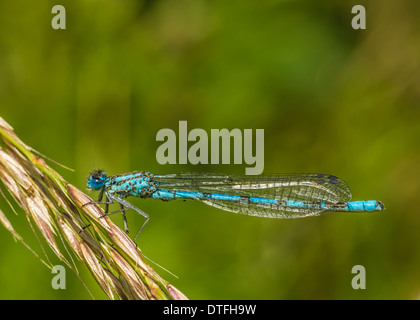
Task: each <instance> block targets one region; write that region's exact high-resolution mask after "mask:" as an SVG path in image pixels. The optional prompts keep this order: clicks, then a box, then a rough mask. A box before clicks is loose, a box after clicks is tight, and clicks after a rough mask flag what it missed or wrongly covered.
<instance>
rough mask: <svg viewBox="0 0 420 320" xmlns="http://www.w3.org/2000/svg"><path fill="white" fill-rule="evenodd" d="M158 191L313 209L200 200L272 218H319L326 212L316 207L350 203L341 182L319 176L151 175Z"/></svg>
mask: <svg viewBox="0 0 420 320" xmlns="http://www.w3.org/2000/svg"><path fill="white" fill-rule="evenodd" d="M153 180H155V181H156V182H157V183H158V187H159V189H165V190H183V191H194V192H202V193H205V194H209V193H210V194H211V193H217V194H228V195H239V196H242V197H258V198H267V199H275V200H278V201H279V202H280V201H281V202H284V201H286V200H292V201H303V202H305V203H313V204H314V206H304V207H297V206H287V205H284V204H281V205H279V204H269V203H258V204H257V203H249V201H226V200H214V199H210V200H202V199H200V200H201V201H203V202H204V203H206V204H208V205H211V206H214V207H217V208H220V209H222V210H226V211H232V212H237V213H242V214H248V215H255V216H260V217H272V218H297V217H305V216H310V215H319V214H321V213H322V212H324V211H325V208H319V206H316V203H319V202H325V203H331V204H335V203H341V202H347V201H350V200H351V191H350V188H349V187H348V186H347V184H346V183H345V182H344V181H343V180H341V179H340V178H338V177H336V176H333V175H328V174H318V173H304V174H271V175H260V176H239V175H223V174H210V173H176V174H166V175H154V176H153Z"/></svg>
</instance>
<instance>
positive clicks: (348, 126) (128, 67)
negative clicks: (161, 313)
mask: <svg viewBox="0 0 420 320" xmlns="http://www.w3.org/2000/svg"><path fill="white" fill-rule="evenodd" d="M56 4H61V5H63V6H64V7H65V8H66V11H67V15H66V17H67V21H66V22H67V29H66V30H53V29H52V28H51V20H52V18H53V16H54V15H53V14H52V13H51V8H52V7H53V6H54V5H56ZM356 4H362V5H364V6H365V7H366V9H367V29H366V30H353V29H352V28H351V19H352V17H353V14H351V8H352V6H353V5H356ZM419 17H420V3H419V2H418V1H415V0H412V1H409V0H403V1H392V0H387V1H384V0H377V1H362V0H360V1H332V0H331V1H328V0H325V1H316V2H315V1H311V0H307V1H275V0H269V1H259V2H253V1H202V0H180V1H169V0H168V1H150V0H149V1H134V0H131V1H129V0H118V1H117V0H109V1H95V0H91V1H75V0H72V1H64V0H62V1H60V2H59V3H57V2H54V1H33V2H29V1H20V0H18V1H5V0H2V1H0V116H1V117H3V118H4V119H5V120H6V121H7V122H9V123H10V124H11V125H12V126H13V127H14V129H15V131H16V133H17V134H18V135H19V136H20V137H21V139H22V140H23V141H24V142H26V143H27V144H29V145H30V146H32V147H34V148H35V149H37V150H38V151H40V152H42V153H44V154H45V155H47V156H49V157H51V158H53V159H55V160H57V161H59V162H60V163H63V164H65V165H67V166H69V167H71V168H74V169H75V172H70V171H66V170H64V169H61V168H60V167H57V166H54V165H53V166H54V167H55V168H56V170H58V171H59V172H60V173H61V174H62V175H63V177H64V178H65V179H66V180H68V181H69V182H70V183H72V184H74V185H76V186H78V187H79V188H80V189H82V190H85V184H86V178H87V175H88V173H89V172H90V171H91V170H92V169H95V168H102V169H105V170H106V171H107V173H109V174H119V173H124V172H129V171H134V170H147V171H150V172H153V173H170V172H179V171H207V172H222V173H224V172H226V173H240V174H243V173H244V172H245V167H246V166H247V165H245V164H244V165H198V166H193V165H163V166H162V165H159V164H158V163H157V161H156V150H157V148H158V146H159V145H160V144H161V142H157V141H156V133H157V132H158V131H159V130H160V129H162V128H171V129H173V130H175V132H177V130H178V121H180V120H187V121H188V128H189V129H190V130H191V129H193V128H202V129H205V130H206V131H207V132H210V129H222V128H227V129H229V130H231V129H234V128H239V129H241V130H243V129H257V128H258V129H264V132H265V170H264V172H265V173H279V172H280V173H283V172H284V173H286V172H290V173H293V172H319V173H331V174H334V175H337V176H339V177H341V178H343V179H344V180H345V181H346V182H347V183H348V184H349V185H350V187H351V189H352V191H353V199H355V200H373V199H375V200H381V201H383V202H384V204H385V206H386V208H387V210H386V211H385V212H383V213H375V214H365V215H364V214H354V215H350V214H334V215H326V216H322V217H314V218H307V219H298V220H271V219H259V218H255V217H247V216H242V215H237V214H233V213H224V212H223V211H221V210H218V209H215V208H212V207H209V206H206V205H204V204H201V203H195V202H181V201H180V202H169V203H164V202H162V201H152V200H141V199H130V201H131V202H132V203H133V204H134V205H136V206H138V207H139V208H141V209H142V210H143V211H145V212H147V213H148V214H149V215H150V216H151V220H150V222H149V224H148V225H147V227H146V229H145V230H144V231H143V233H142V235H141V237H140V240H139V243H140V247H141V249H142V251H143V253H144V254H145V255H146V256H148V257H149V258H151V259H152V260H154V261H156V262H157V263H159V264H160V265H162V266H164V267H165V268H167V269H169V270H170V271H171V272H173V273H175V274H176V275H177V276H178V277H179V278H178V279H176V278H174V277H172V276H171V275H169V274H166V273H165V272H164V271H162V270H160V269H159V268H158V267H155V269H156V270H157V271H158V272H159V273H160V274H161V275H162V276H163V277H164V278H166V279H167V280H168V281H169V282H171V283H172V284H174V285H175V286H176V287H178V288H179V289H180V290H181V291H182V292H184V293H185V294H186V295H187V296H188V297H189V298H191V299H418V298H420V272H419V270H420V268H419V267H420V239H419V237H418V234H419V230H420V229H419V227H420V214H419V213H420V212H419V210H418V208H417V202H418V199H419V194H420V183H419V177H420V148H419V140H420V118H419V116H420V109H419V102H418V101H419V99H420V77H419V69H420V48H419V47H420V22H419V21H420V19H419ZM92 196H93V197H97V195H96V194H93V193H92ZM0 205H1V208H2V210H3V211H5V213H6V214H7V216H8V217H9V218H10V220H11V222H12V223H13V225H14V227H15V229H16V230H17V232H19V233H20V234H21V235H22V236H23V237H24V239H25V241H26V242H27V243H28V244H29V245H31V246H32V247H33V248H34V249H35V250H36V251H37V252H38V253H39V254H40V255H42V249H41V248H40V246H39V244H38V241H37V240H36V237H35V236H34V234H33V233H32V231H31V229H30V228H29V226H28V223H27V221H26V218H25V215H24V213H23V212H22V211H20V214H19V215H18V216H17V217H16V216H15V215H14V214H13V213H12V211H11V210H10V209H8V208H7V205H6V204H5V202H4V200H3V199H1V200H0ZM112 219H113V220H114V221H116V222H117V223H118V224H120V226H122V219H121V217H119V216H115V217H113V218H112ZM128 219H129V223H130V226H131V230H134V229H136V228H137V226H139V227H140V226H141V225H142V223H143V221H144V219H142V218H141V217H138V216H136V215H135V214H134V213H129V214H128ZM0 243H1V245H0V298H1V299H90V296H89V294H88V293H87V291H86V290H85V288H84V286H83V284H82V282H81V281H79V280H78V279H77V277H76V276H75V275H74V274H73V273H72V272H71V271H70V270H69V269H67V270H68V271H67V289H66V290H53V289H52V288H51V279H52V274H51V273H50V270H49V269H47V268H46V267H45V266H44V265H43V264H41V263H40V261H39V260H38V259H37V258H36V257H35V256H34V255H32V254H31V253H30V252H29V251H28V250H27V249H25V248H24V247H23V246H22V245H21V244H20V243H15V242H14V241H13V238H12V237H11V235H10V233H9V232H7V231H6V230H5V229H4V228H0ZM44 246H46V245H45V243H44ZM46 250H47V253H48V255H49V257H50V260H51V262H52V263H53V264H59V263H60V262H59V261H58V259H56V258H55V257H54V254H53V253H52V252H51V251H49V249H48V248H47V249H46ZM354 265H363V266H364V267H365V268H366V286H367V289H366V290H354V289H353V288H352V286H351V280H352V278H353V276H354V274H352V273H351V269H352V267H353V266H354ZM78 267H79V269H80V272H81V278H82V279H83V281H84V282H85V283H86V284H87V286H88V287H89V289H90V290H91V291H92V292H93V294H94V296H95V298H97V299H106V296H105V295H104V294H103V293H102V292H101V290H100V289H99V287H98V285H97V284H96V282H95V281H94V280H92V279H91V277H90V274H89V272H88V271H87V270H86V268H85V267H84V266H83V265H82V264H78Z"/></svg>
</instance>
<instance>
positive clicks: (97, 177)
mask: <svg viewBox="0 0 420 320" xmlns="http://www.w3.org/2000/svg"><path fill="white" fill-rule="evenodd" d="M105 180H106V174H105V172H103V171H102V170H97V171H95V172H93V173H92V174H91V175H90V177H89V178H88V181H87V186H88V188H90V189H93V190H100V189H101V188H102V187H103V185H104V182H105Z"/></svg>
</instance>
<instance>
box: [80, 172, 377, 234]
mask: <svg viewBox="0 0 420 320" xmlns="http://www.w3.org/2000/svg"><path fill="white" fill-rule="evenodd" d="M87 186H88V188H89V189H93V190H100V194H99V199H98V201H96V202H95V203H102V204H105V215H108V214H111V213H115V212H121V213H122V215H123V218H124V227H125V231H126V233H128V224H127V219H126V216H125V211H126V210H128V209H133V210H135V211H136V212H138V213H139V214H141V215H142V216H143V217H145V218H146V221H145V222H144V224H143V226H142V227H141V228H140V230H139V231H138V233H137V235H136V237H135V238H134V241H136V239H137V237H138V236H139V234H140V232H141V231H142V230H143V228H144V226H145V225H146V223H147V222H148V221H149V216H148V215H147V214H146V213H144V212H143V211H141V210H140V209H138V208H136V207H135V206H133V205H131V204H130V203H129V202H128V201H126V200H124V199H125V198H127V197H129V196H133V197H140V198H151V199H160V200H164V201H169V200H176V199H182V200H186V199H193V200H199V201H202V202H204V203H206V204H208V205H211V206H214V207H216V208H219V209H222V210H225V211H232V212H237V213H241V214H245V215H250V216H257V217H265V218H301V217H307V216H317V215H321V214H324V213H329V212H336V211H344V212H373V211H382V210H384V209H385V207H384V205H383V204H382V202H380V201H376V200H369V201H351V191H350V188H349V187H348V185H347V184H346V183H345V182H344V181H343V180H341V179H340V178H338V177H336V176H333V175H328V174H319V173H309V174H273V175H260V176H236V175H224V174H212V173H175V174H150V173H149V172H131V173H126V174H120V175H116V176H107V175H106V174H105V172H104V171H102V170H96V171H94V172H93V173H92V174H91V175H90V176H89V178H88V179H87ZM104 194H105V196H106V201H102V198H103V195H104ZM114 201H115V202H117V203H119V204H120V208H121V209H120V210H117V211H113V212H109V211H108V206H109V205H110V204H113V203H114Z"/></svg>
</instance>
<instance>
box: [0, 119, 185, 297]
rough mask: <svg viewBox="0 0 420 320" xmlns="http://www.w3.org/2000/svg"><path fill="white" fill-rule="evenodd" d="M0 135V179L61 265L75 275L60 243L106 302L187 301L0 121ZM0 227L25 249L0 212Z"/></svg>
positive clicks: (85, 198) (94, 207) (93, 206)
mask: <svg viewBox="0 0 420 320" xmlns="http://www.w3.org/2000/svg"><path fill="white" fill-rule="evenodd" d="M0 136H1V138H2V140H3V142H4V146H3V147H2V146H0V180H1V181H2V182H3V185H4V186H5V187H6V189H7V190H8V191H9V193H10V194H11V196H12V197H13V198H14V200H15V201H16V203H17V204H18V205H19V206H20V207H21V208H22V209H23V210H24V211H25V213H26V217H27V219H28V221H29V223H30V224H31V227H32V228H33V229H35V228H34V227H33V225H35V227H36V229H38V230H39V232H40V234H41V235H42V238H43V239H45V241H46V242H47V243H48V245H49V246H50V247H51V249H52V251H53V252H54V253H55V254H56V255H57V256H58V257H59V258H60V259H61V260H62V261H63V262H64V263H66V264H67V265H68V266H69V267H71V268H72V269H73V270H74V271H75V272H76V273H77V268H76V267H75V265H74V263H70V262H69V261H68V259H67V258H66V255H65V254H63V252H62V249H60V246H59V245H58V243H60V242H62V243H63V245H64V247H65V248H66V250H67V247H69V248H70V249H69V250H68V252H67V256H69V255H70V257H71V259H73V258H72V256H75V257H76V258H77V259H79V260H81V261H82V262H83V263H84V264H85V265H86V266H87V267H88V269H89V270H90V272H91V274H92V276H93V277H94V278H95V280H96V281H97V283H98V284H99V286H100V287H101V288H102V289H103V291H104V292H105V293H106V295H107V296H108V297H109V298H110V299H159V300H161V299H187V298H186V296H185V295H184V294H182V293H181V292H180V291H179V290H177V289H176V288H174V287H173V286H172V285H170V284H169V283H168V282H167V281H165V280H164V279H163V278H161V277H160V276H159V275H158V274H157V273H156V272H155V271H154V270H153V269H152V267H150V266H149V265H148V264H147V263H146V262H145V260H144V259H143V256H142V254H141V252H140V249H139V248H138V247H137V245H136V244H135V243H134V242H133V241H132V240H131V239H130V238H129V237H128V236H127V235H126V234H125V233H124V232H123V231H122V230H121V229H120V228H119V227H118V226H116V225H115V224H114V223H113V222H112V221H111V220H110V219H108V218H107V217H104V212H103V210H102V209H101V208H100V207H99V206H98V205H96V204H90V205H86V206H83V205H84V204H86V203H88V202H91V201H92V199H91V198H89V197H88V196H87V195H86V194H84V193H83V192H81V191H80V190H78V189H77V188H76V187H74V186H72V185H71V184H69V183H68V182H66V181H65V180H64V179H63V178H62V177H61V176H60V175H59V174H58V173H57V172H56V171H54V170H53V169H52V168H51V167H49V166H48V165H47V164H46V163H45V161H44V160H43V157H44V156H42V155H41V154H39V153H38V152H36V151H35V150H34V149H32V148H31V147H29V146H27V145H26V144H24V143H23V142H22V141H21V140H20V139H19V138H18V137H17V136H16V134H15V133H14V131H13V128H12V127H11V126H10V125H8V124H7V123H6V122H5V121H4V120H3V119H2V118H0ZM44 158H45V157H44ZM9 204H10V203H9ZM0 223H1V224H3V226H4V227H5V228H6V229H7V230H9V231H10V232H11V234H12V235H13V237H14V238H15V239H17V240H18V241H21V242H22V243H23V244H24V245H25V246H26V244H25V243H24V242H23V239H22V237H21V236H20V235H19V234H17V232H16V231H15V230H14V229H13V226H12V225H11V224H10V222H9V220H8V219H7V217H6V215H5V214H4V213H3V211H1V210H0ZM29 249H30V248H29ZM31 251H32V250H31ZM32 252H33V251H32ZM35 254H36V253H35ZM47 260H48V259H47ZM41 261H42V262H43V263H45V264H46V265H47V266H49V267H50V268H51V267H52V266H51V265H50V264H49V263H48V262H45V261H43V260H42V259H41ZM71 261H72V260H71Z"/></svg>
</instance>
